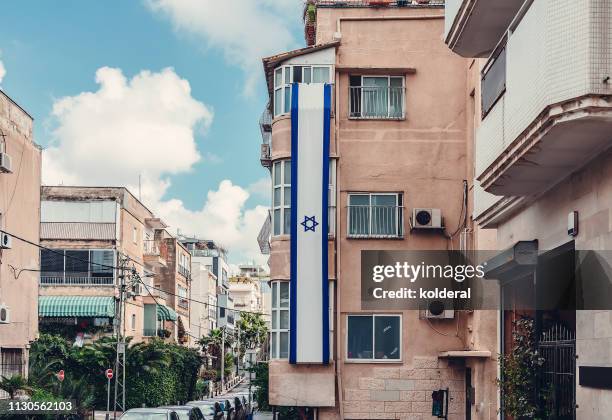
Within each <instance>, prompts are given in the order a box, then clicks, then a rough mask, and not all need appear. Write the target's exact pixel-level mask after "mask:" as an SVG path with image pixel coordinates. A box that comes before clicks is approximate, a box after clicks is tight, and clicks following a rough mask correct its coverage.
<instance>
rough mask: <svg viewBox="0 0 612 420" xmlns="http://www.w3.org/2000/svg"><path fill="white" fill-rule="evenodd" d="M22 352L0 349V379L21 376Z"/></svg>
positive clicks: (13, 349) (5, 348) (17, 349)
mask: <svg viewBox="0 0 612 420" xmlns="http://www.w3.org/2000/svg"><path fill="white" fill-rule="evenodd" d="M23 370H24V358H23V350H22V349H19V348H8V347H3V348H0V377H1V376H5V377H7V378H10V377H11V376H13V375H23Z"/></svg>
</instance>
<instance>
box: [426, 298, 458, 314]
mask: <svg viewBox="0 0 612 420" xmlns="http://www.w3.org/2000/svg"><path fill="white" fill-rule="evenodd" d="M454 317H455V310H454V309H453V305H452V301H444V300H430V301H429V302H427V308H426V309H425V318H433V319H453V318H454Z"/></svg>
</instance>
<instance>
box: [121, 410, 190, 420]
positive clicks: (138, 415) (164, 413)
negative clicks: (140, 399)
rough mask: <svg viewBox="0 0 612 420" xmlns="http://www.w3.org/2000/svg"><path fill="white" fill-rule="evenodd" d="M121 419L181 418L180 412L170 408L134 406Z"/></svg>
mask: <svg viewBox="0 0 612 420" xmlns="http://www.w3.org/2000/svg"><path fill="white" fill-rule="evenodd" d="M119 419H120V420H180V417H179V415H178V413H177V412H176V411H174V410H171V409H168V408H132V409H130V410H128V411H126V412H125V413H123V414H122V415H121V417H119Z"/></svg>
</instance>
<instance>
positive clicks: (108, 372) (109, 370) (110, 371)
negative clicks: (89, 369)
mask: <svg viewBox="0 0 612 420" xmlns="http://www.w3.org/2000/svg"><path fill="white" fill-rule="evenodd" d="M104 374H105V375H106V377H107V378H108V379H113V370H112V369H106V372H104Z"/></svg>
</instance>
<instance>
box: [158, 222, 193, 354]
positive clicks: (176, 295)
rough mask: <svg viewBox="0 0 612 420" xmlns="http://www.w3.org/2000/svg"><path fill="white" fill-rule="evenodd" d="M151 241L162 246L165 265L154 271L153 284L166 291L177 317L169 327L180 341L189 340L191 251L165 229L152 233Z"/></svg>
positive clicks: (168, 301)
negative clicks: (171, 327) (153, 238)
mask: <svg viewBox="0 0 612 420" xmlns="http://www.w3.org/2000/svg"><path fill="white" fill-rule="evenodd" d="M155 241H156V242H158V243H159V244H160V246H161V247H163V248H165V249H166V265H165V266H162V267H159V268H157V270H156V272H155V282H156V285H157V286H156V287H157V288H161V289H162V290H163V291H165V292H168V294H169V295H170V296H169V299H168V300H167V301H166V304H167V305H168V306H169V307H170V308H172V309H173V310H174V311H175V312H176V314H177V319H176V322H175V323H174V324H173V329H172V330H171V333H172V337H176V338H177V340H178V342H179V343H181V344H188V343H190V339H191V338H192V337H191V333H190V324H191V322H190V310H189V308H190V306H191V254H189V251H188V250H187V248H186V247H185V246H184V245H183V244H182V243H181V242H180V240H179V239H178V238H177V237H175V236H173V235H171V234H170V233H169V232H168V231H167V230H166V229H163V230H161V229H160V230H157V231H156V232H155Z"/></svg>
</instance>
